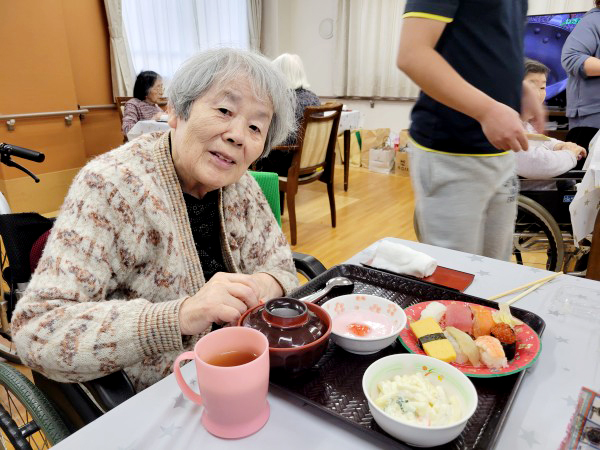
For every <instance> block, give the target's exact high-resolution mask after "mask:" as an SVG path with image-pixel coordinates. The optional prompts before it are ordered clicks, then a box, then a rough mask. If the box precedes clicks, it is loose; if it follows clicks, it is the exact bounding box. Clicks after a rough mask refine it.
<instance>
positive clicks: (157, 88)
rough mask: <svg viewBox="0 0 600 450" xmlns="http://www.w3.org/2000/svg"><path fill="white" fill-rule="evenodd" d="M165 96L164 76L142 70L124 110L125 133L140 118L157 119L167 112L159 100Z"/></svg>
mask: <svg viewBox="0 0 600 450" xmlns="http://www.w3.org/2000/svg"><path fill="white" fill-rule="evenodd" d="M162 96H163V82H162V78H161V77H160V75H159V74H157V73H156V72H153V71H151V70H146V71H144V72H140V74H139V75H138V76H137V78H136V79H135V84H134V85H133V98H132V99H131V100H128V101H127V103H125V110H124V111H123V125H122V126H121V128H122V130H123V134H124V135H127V133H128V132H129V130H131V128H132V127H133V126H134V125H135V124H136V123H138V122H139V121H140V120H149V119H154V120H157V119H159V118H160V116H162V115H163V114H164V113H165V112H164V111H163V110H162V109H160V106H158V102H159V101H160V99H161V98H162Z"/></svg>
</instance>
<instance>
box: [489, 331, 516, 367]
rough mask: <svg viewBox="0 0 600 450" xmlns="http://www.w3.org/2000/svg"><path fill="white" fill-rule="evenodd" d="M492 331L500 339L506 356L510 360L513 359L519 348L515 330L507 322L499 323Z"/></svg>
mask: <svg viewBox="0 0 600 450" xmlns="http://www.w3.org/2000/svg"><path fill="white" fill-rule="evenodd" d="M491 333H492V336H494V337H495V338H496V339H498V340H499V341H500V345H502V348H503V349H504V353H505V354H506V358H507V359H508V360H509V361H510V360H511V359H513V358H514V357H515V352H516V350H517V335H516V334H515V330H513V329H512V328H511V327H510V326H509V325H508V324H506V323H497V324H496V325H494V326H493V327H492V331H491Z"/></svg>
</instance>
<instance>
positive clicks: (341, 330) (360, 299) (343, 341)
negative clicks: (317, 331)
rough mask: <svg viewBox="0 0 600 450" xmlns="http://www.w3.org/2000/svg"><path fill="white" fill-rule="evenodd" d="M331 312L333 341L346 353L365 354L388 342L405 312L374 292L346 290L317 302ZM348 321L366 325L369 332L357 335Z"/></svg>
mask: <svg viewBox="0 0 600 450" xmlns="http://www.w3.org/2000/svg"><path fill="white" fill-rule="evenodd" d="M321 306H322V307H323V309H325V311H327V312H328V313H329V315H330V316H331V320H332V321H333V328H332V330H331V338H332V339H333V341H334V342H335V343H336V344H337V345H339V346H340V347H342V348H343V349H344V350H346V351H348V352H350V353H356V354H358V355H369V354H371V353H375V352H378V351H379V350H382V349H384V348H385V347H387V346H388V345H390V344H391V343H392V342H394V340H395V339H396V338H397V337H398V335H399V334H400V332H401V331H402V329H403V328H404V327H405V325H406V314H405V313H404V311H403V310H402V308H401V307H400V306H398V305H397V304H396V303H394V302H392V301H390V300H387V299H385V298H382V297H377V296H375V295H365V294H349V295H341V296H339V297H335V298H332V299H331V300H329V301H327V302H325V303H324V304H323V305H321ZM351 324H358V325H367V326H369V328H370V330H371V332H370V333H369V334H366V335H365V336H357V335H355V334H352V333H351V332H350V331H349V328H348V326H349V325H351Z"/></svg>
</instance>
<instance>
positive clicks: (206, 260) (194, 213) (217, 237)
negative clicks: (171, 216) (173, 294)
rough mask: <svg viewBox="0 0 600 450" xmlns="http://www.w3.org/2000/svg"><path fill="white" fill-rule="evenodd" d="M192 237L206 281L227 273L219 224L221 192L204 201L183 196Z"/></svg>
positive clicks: (216, 192)
mask: <svg viewBox="0 0 600 450" xmlns="http://www.w3.org/2000/svg"><path fill="white" fill-rule="evenodd" d="M183 199H184V200H185V206H186V208H187V213H188V217H189V219H190V228H191V229H192V237H193V239H194V244H195V245H196V251H197V252H198V257H199V258H200V264H201V265H202V272H203V273H204V280H205V281H208V280H210V279H211V278H212V276H213V275H214V274H215V273H217V272H227V267H226V266H225V260H224V259H223V252H222V250H221V227H220V223H219V205H218V202H219V191H218V190H214V191H211V192H209V193H207V194H206V195H205V196H204V197H203V198H202V199H197V198H196V197H193V196H191V195H189V194H185V193H184V194H183Z"/></svg>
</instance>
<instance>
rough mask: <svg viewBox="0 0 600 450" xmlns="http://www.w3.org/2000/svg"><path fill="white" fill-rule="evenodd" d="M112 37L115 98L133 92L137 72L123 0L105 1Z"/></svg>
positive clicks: (111, 62) (111, 53)
mask: <svg viewBox="0 0 600 450" xmlns="http://www.w3.org/2000/svg"><path fill="white" fill-rule="evenodd" d="M104 8H105V9H106V18H107V21H108V32H109V35H110V67H111V77H112V89H113V96H114V97H124V96H127V95H129V94H130V93H131V92H133V83H134V81H135V72H134V69H133V62H132V59H131V54H130V53H129V47H128V44H127V34H126V33H125V27H124V26H123V16H122V15H121V0H104Z"/></svg>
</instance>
